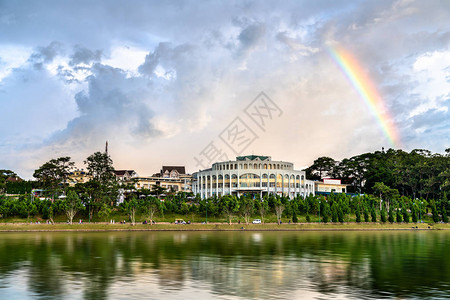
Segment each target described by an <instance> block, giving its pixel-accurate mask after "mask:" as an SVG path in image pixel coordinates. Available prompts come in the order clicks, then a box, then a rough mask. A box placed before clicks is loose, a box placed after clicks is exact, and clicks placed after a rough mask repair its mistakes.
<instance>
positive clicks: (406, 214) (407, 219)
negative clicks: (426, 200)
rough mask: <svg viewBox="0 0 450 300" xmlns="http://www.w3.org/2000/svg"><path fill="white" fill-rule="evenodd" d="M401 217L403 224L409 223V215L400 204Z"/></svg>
mask: <svg viewBox="0 0 450 300" xmlns="http://www.w3.org/2000/svg"><path fill="white" fill-rule="evenodd" d="M402 217H403V222H405V223H409V213H408V210H407V209H406V208H405V206H404V205H403V204H402Z"/></svg>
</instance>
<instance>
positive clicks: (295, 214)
mask: <svg viewBox="0 0 450 300" xmlns="http://www.w3.org/2000/svg"><path fill="white" fill-rule="evenodd" d="M292 222H293V223H298V217H297V212H296V211H295V210H294V213H293V214H292Z"/></svg>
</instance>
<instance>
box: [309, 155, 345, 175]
mask: <svg viewBox="0 0 450 300" xmlns="http://www.w3.org/2000/svg"><path fill="white" fill-rule="evenodd" d="M336 164H337V162H336V161H335V160H334V159H332V158H331V157H326V156H323V157H319V158H318V159H316V160H314V162H313V164H312V166H310V167H309V168H307V169H306V170H305V171H306V177H307V178H308V179H321V178H323V177H324V176H329V175H332V174H333V172H334V169H335V167H336Z"/></svg>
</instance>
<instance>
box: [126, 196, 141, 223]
mask: <svg viewBox="0 0 450 300" xmlns="http://www.w3.org/2000/svg"><path fill="white" fill-rule="evenodd" d="M123 207H124V210H125V212H126V214H127V215H128V217H129V218H130V222H131V224H132V225H135V224H136V211H137V209H138V202H137V200H136V197H135V196H134V195H133V196H132V197H131V199H130V200H129V201H125V202H124V203H123Z"/></svg>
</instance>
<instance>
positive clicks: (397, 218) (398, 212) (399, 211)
mask: <svg viewBox="0 0 450 300" xmlns="http://www.w3.org/2000/svg"><path fill="white" fill-rule="evenodd" d="M396 220H397V223H401V222H402V213H401V210H400V209H399V208H397V212H396Z"/></svg>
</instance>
